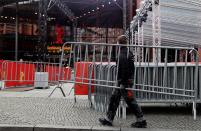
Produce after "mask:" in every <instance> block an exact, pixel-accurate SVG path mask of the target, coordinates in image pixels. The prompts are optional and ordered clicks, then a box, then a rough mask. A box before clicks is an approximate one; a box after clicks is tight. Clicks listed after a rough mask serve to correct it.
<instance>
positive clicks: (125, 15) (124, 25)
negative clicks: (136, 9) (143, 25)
mask: <svg viewBox="0 0 201 131" xmlns="http://www.w3.org/2000/svg"><path fill="white" fill-rule="evenodd" d="M126 7H127V0H123V30H124V31H126V22H127V8H126Z"/></svg>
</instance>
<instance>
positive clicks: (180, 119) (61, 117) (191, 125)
mask: <svg viewBox="0 0 201 131" xmlns="http://www.w3.org/2000/svg"><path fill="white" fill-rule="evenodd" d="M70 87H71V85H68V87H67V88H64V90H65V92H66V94H68V93H69V91H70ZM52 89H53V88H50V89H44V90H30V91H25V92H13V91H12V92H10V91H0V124H12V125H15V124H16V125H19V124H22V125H41V124H44V125H61V126H100V124H99V122H98V118H100V117H103V116H104V115H105V113H102V112H97V111H95V110H93V109H91V108H90V107H89V103H88V101H87V97H86V96H79V97H77V103H76V104H74V100H73V92H72V93H71V94H70V95H69V96H67V97H66V98H63V97H62V95H61V93H60V91H59V89H57V90H56V92H55V93H54V94H53V96H52V97H51V98H48V97H47V96H48V95H49V94H50V92H51V91H52ZM141 105H142V109H143V111H144V114H145V118H146V119H147V122H148V128H150V129H153V128H154V129H155V128H158V129H178V130H201V115H200V113H198V116H197V120H196V121H194V120H193V116H192V110H191V108H187V107H185V106H184V107H183V106H181V105H180V106H178V107H176V106H170V105H165V104H157V105H156V104H152V105H150V104H148V105H147V104H141ZM198 112H200V110H199V109H198ZM134 121H135V118H134V115H133V114H131V113H129V114H127V119H126V120H125V119H120V118H115V121H114V127H129V126H130V124H131V123H132V122H134Z"/></svg>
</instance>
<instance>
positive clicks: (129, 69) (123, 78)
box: [99, 35, 147, 128]
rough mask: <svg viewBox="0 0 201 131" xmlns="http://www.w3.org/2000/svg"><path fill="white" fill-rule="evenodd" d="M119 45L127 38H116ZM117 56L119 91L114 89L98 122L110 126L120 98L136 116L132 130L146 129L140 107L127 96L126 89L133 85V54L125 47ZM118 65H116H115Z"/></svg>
mask: <svg viewBox="0 0 201 131" xmlns="http://www.w3.org/2000/svg"><path fill="white" fill-rule="evenodd" d="M117 41H118V43H119V44H124V45H126V44H127V38H126V36H125V35H121V36H119V37H118V38H117ZM120 48H121V51H120V55H119V65H118V76H117V79H118V86H119V87H120V89H114V91H113V93H112V96H111V98H110V103H109V107H108V111H107V113H106V117H105V118H99V122H100V123H101V124H102V125H108V126H112V122H113V120H114V117H115V115H116V111H117V108H118V106H119V102H120V99H121V97H123V98H124V100H125V101H126V103H127V105H128V106H129V107H130V108H131V109H132V111H133V112H134V113H135V116H136V120H137V121H136V122H134V123H132V124H131V127H134V128H146V127H147V122H146V120H144V118H143V113H142V110H141V108H140V106H139V105H138V104H137V101H136V99H135V98H134V97H133V96H128V90H126V88H131V87H132V85H133V82H132V81H133V79H134V78H133V77H134V60H133V54H132V53H131V52H128V49H127V47H126V46H123V47H120ZM117 64H118V63H117Z"/></svg>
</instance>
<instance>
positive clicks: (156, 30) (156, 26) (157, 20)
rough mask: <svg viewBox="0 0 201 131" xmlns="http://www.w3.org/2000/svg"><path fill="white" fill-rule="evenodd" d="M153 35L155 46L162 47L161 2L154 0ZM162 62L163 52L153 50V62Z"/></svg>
mask: <svg viewBox="0 0 201 131" xmlns="http://www.w3.org/2000/svg"><path fill="white" fill-rule="evenodd" d="M152 34H153V46H160V45H161V17H160V1H159V0H152ZM157 61H158V62H160V61H161V50H159V49H158V50H156V49H154V50H153V62H157Z"/></svg>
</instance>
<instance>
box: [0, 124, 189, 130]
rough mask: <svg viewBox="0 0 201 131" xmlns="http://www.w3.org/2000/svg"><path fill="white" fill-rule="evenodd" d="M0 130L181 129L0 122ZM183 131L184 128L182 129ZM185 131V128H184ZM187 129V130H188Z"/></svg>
mask: <svg viewBox="0 0 201 131" xmlns="http://www.w3.org/2000/svg"><path fill="white" fill-rule="evenodd" d="M0 131H181V130H174V129H149V128H147V129H137V128H124V127H122V128H121V127H106V126H99V127H96V126H92V127H91V126H77V127H75V126H74V127H73V126H57V125H35V126H34V125H7V124H0ZM182 131H185V130H182ZM186 131H187V130H186ZM188 131H189V130H188Z"/></svg>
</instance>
